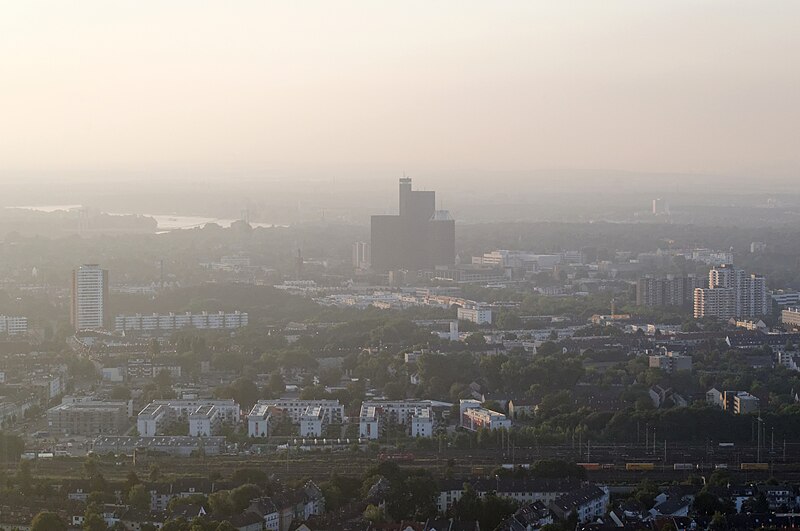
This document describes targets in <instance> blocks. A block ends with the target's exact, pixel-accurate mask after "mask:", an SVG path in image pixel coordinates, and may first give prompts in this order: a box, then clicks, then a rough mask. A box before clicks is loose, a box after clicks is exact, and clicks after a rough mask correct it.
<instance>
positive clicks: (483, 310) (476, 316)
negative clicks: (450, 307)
mask: <svg viewBox="0 0 800 531" xmlns="http://www.w3.org/2000/svg"><path fill="white" fill-rule="evenodd" d="M458 318H459V319H461V320H464V321H472V322H473V323H476V324H492V309H491V308H488V307H486V306H476V307H474V308H459V309H458Z"/></svg>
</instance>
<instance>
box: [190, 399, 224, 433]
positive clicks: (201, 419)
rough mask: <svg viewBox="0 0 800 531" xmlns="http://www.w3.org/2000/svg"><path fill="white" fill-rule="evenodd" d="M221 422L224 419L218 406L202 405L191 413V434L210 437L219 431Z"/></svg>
mask: <svg viewBox="0 0 800 531" xmlns="http://www.w3.org/2000/svg"><path fill="white" fill-rule="evenodd" d="M221 424H222V420H221V419H220V412H219V409H218V408H217V406H214V405H204V406H200V407H198V408H197V409H196V410H195V411H194V412H193V413H191V414H190V415H189V435H191V436H192V437H210V436H211V435H215V434H216V433H217V431H218V430H219V427H220V425H221Z"/></svg>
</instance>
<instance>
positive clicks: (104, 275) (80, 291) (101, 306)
mask: <svg viewBox="0 0 800 531" xmlns="http://www.w3.org/2000/svg"><path fill="white" fill-rule="evenodd" d="M70 317H71V320H72V326H73V327H74V328H75V330H96V329H99V328H105V327H106V326H107V325H108V271H107V270H105V269H101V268H100V266H99V265H97V264H84V265H82V266H80V267H79V268H78V269H75V270H73V271H72V306H71V312H70Z"/></svg>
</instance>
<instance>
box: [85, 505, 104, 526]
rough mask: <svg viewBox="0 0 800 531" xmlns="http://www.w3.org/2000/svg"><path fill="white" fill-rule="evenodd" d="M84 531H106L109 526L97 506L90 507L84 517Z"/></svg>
mask: <svg viewBox="0 0 800 531" xmlns="http://www.w3.org/2000/svg"><path fill="white" fill-rule="evenodd" d="M82 529H83V531H106V530H107V529H108V526H107V525H106V521H105V520H103V517H102V516H101V515H100V513H99V510H98V508H97V506H93V505H90V506H88V507H87V508H86V512H85V513H84V515H83V527H82Z"/></svg>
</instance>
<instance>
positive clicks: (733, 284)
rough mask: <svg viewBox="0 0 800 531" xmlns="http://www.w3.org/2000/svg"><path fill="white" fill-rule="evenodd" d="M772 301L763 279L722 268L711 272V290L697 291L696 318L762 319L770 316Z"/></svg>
mask: <svg viewBox="0 0 800 531" xmlns="http://www.w3.org/2000/svg"><path fill="white" fill-rule="evenodd" d="M769 300H770V299H769V294H768V292H767V282H766V279H765V278H764V277H763V276H761V275H748V274H746V273H745V272H744V271H743V270H741V269H736V268H734V267H733V266H730V265H722V266H719V267H714V268H712V269H711V270H710V271H709V272H708V288H697V289H695V291H694V317H695V319H700V318H703V317H709V316H712V317H717V318H719V319H732V318H741V317H759V316H761V315H766V314H768V313H769V310H770V302H769Z"/></svg>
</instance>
